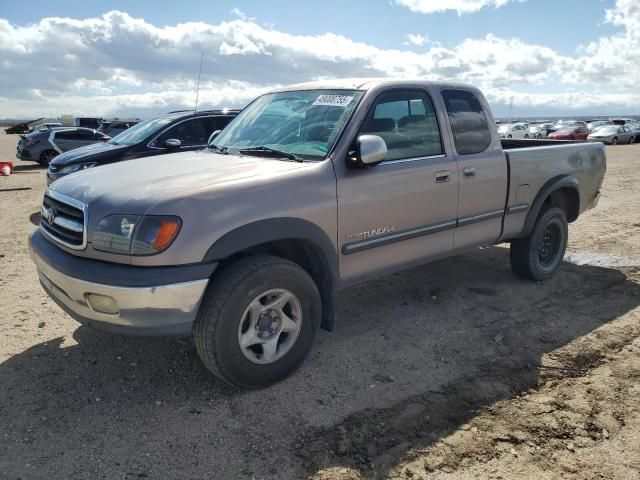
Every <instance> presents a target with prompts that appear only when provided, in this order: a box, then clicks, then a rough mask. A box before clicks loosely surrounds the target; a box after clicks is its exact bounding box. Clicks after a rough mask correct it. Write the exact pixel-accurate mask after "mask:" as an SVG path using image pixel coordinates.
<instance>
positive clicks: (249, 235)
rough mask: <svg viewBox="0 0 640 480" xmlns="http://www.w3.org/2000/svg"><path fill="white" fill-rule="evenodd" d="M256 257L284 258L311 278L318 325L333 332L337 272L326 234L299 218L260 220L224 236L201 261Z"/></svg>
mask: <svg viewBox="0 0 640 480" xmlns="http://www.w3.org/2000/svg"><path fill="white" fill-rule="evenodd" d="M257 254H270V255H276V256H279V257H282V258H286V259H287V260H290V261H292V262H294V263H296V264H298V265H300V267H302V268H303V269H304V270H305V271H306V272H307V273H308V274H309V275H310V276H311V278H313V280H314V282H315V283H316V285H317V287H318V290H319V291H320V297H321V299H322V324H321V326H322V328H323V329H325V330H328V331H332V330H333V328H334V322H335V292H336V289H337V285H338V281H339V270H338V257H337V254H336V251H335V247H334V246H333V243H332V242H331V240H330V239H329V237H328V236H327V235H326V233H325V232H324V231H323V230H322V229H321V228H320V227H318V226H317V225H315V224H314V223H311V222H309V221H307V220H303V219H298V218H272V219H267V220H260V221H257V222H253V223H250V224H247V225H244V226H242V227H238V228H236V229H235V230H232V231H230V232H228V233H226V234H225V235H223V236H222V237H221V238H220V239H218V240H217V241H216V242H215V243H214V244H213V245H211V247H209V250H208V251H207V253H206V255H205V257H204V259H203V262H214V261H217V262H221V263H222V264H224V263H225V262H231V261H234V260H237V259H239V258H242V257H246V256H249V255H257Z"/></svg>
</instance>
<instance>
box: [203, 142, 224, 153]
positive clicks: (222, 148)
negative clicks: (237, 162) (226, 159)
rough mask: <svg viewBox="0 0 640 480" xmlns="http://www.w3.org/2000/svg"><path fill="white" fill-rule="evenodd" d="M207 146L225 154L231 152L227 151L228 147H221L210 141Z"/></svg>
mask: <svg viewBox="0 0 640 480" xmlns="http://www.w3.org/2000/svg"><path fill="white" fill-rule="evenodd" d="M207 147H208V148H211V149H213V150H215V151H216V152H218V153H221V154H223V155H227V154H228V153H229V152H227V147H219V146H218V145H216V144H215V143H210V144H209V145H207Z"/></svg>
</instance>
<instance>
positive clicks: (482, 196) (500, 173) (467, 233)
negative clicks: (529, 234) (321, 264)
mask: <svg viewBox="0 0 640 480" xmlns="http://www.w3.org/2000/svg"><path fill="white" fill-rule="evenodd" d="M442 98H443V99H444V103H445V107H446V109H447V114H448V115H449V124H450V126H451V133H452V137H453V140H454V147H455V150H456V160H457V163H458V169H459V171H460V184H459V185H460V195H459V202H458V228H456V230H455V233H454V248H455V249H456V250H457V249H466V248H469V247H473V246H475V245H485V244H490V243H493V242H495V241H496V240H497V239H498V237H500V234H501V231H502V217H503V215H504V209H505V204H506V198H507V179H508V171H507V160H506V158H505V155H504V152H503V151H502V148H501V146H500V141H499V139H498V138H497V137H496V136H495V135H494V134H492V132H493V131H494V129H492V128H491V126H490V122H491V120H490V116H489V115H487V113H486V110H485V109H486V108H487V107H486V106H483V103H481V101H480V99H479V98H478V97H477V96H476V94H475V93H474V92H472V91H467V90H457V89H456V90H453V89H447V90H443V92H442Z"/></svg>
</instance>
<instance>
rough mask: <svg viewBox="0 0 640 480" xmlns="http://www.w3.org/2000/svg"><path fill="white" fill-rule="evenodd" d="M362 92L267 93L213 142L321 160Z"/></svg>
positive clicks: (218, 145)
mask: <svg viewBox="0 0 640 480" xmlns="http://www.w3.org/2000/svg"><path fill="white" fill-rule="evenodd" d="M362 95H363V92H361V91H358V90H301V91H292V92H280V93H270V94H267V95H263V96H262V97H259V98H258V99H257V100H255V101H254V102H253V103H251V104H250V105H249V106H248V107H247V108H245V109H244V110H243V111H242V112H241V113H240V115H238V116H237V117H236V118H235V119H234V120H233V121H232V122H231V123H230V124H229V125H228V126H227V127H226V128H225V129H224V130H223V131H222V132H221V133H220V135H218V137H216V139H215V141H214V142H213V143H212V144H211V147H213V148H216V149H217V150H224V151H231V152H233V151H240V152H242V153H246V152H253V153H252V154H256V155H260V153H259V152H262V153H263V154H264V152H266V151H267V150H271V153H273V150H276V151H279V152H284V153H287V154H289V155H291V156H295V157H297V158H299V159H304V160H322V159H324V158H326V156H327V155H328V154H329V152H330V151H331V148H332V147H333V145H334V144H335V142H336V140H337V139H338V136H339V135H340V132H342V129H343V128H344V126H345V124H346V123H347V121H348V120H349V117H350V116H351V113H352V112H353V110H354V109H355V108H356V106H357V105H358V102H359V101H360V99H361V98H362ZM269 156H272V155H269ZM295 157H294V158H295Z"/></svg>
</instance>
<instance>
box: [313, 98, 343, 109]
mask: <svg viewBox="0 0 640 480" xmlns="http://www.w3.org/2000/svg"><path fill="white" fill-rule="evenodd" d="M351 100H353V97H352V96H348V95H320V96H319V97H318V98H316V101H315V102H313V105H323V106H327V107H346V106H347V105H349V104H350V103H351Z"/></svg>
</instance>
